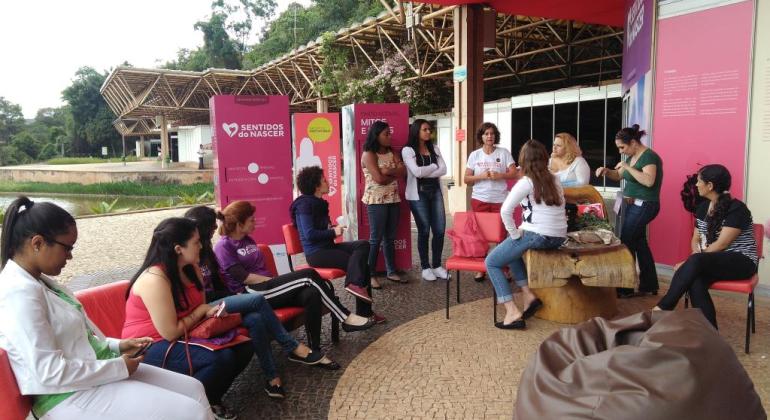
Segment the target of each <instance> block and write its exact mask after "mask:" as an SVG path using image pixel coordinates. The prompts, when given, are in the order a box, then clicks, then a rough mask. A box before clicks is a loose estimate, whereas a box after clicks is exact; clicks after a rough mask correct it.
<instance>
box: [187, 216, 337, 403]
mask: <svg viewBox="0 0 770 420" xmlns="http://www.w3.org/2000/svg"><path fill="white" fill-rule="evenodd" d="M184 215H185V217H186V218H188V219H191V220H193V221H194V222H195V224H196V226H197V227H198V233H199V234H200V238H201V250H200V262H199V263H198V267H199V268H200V270H201V273H202V279H203V289H204V291H205V292H206V302H208V303H209V305H211V306H215V305H217V304H218V303H220V302H224V303H225V310H226V311H227V312H228V313H239V314H241V315H242V316H243V326H244V327H246V328H247V329H248V330H249V336H250V337H251V344H252V347H253V348H254V354H256V355H257V359H258V360H259V365H260V367H261V368H262V372H263V373H264V375H265V377H266V378H267V383H266V384H265V392H267V395H268V396H269V397H271V398H278V399H280V398H284V397H285V396H286V392H285V391H284V389H283V387H282V386H281V378H280V377H279V376H278V372H277V371H276V368H275V361H274V359H273V349H272V347H271V346H270V341H271V339H272V338H275V341H277V342H278V343H279V344H280V345H281V348H282V349H283V350H284V352H285V353H287V354H288V355H289V360H291V361H293V362H299V363H303V364H306V365H318V364H320V363H321V361H322V359H323V357H324V355H323V353H320V352H313V351H311V350H310V349H309V348H308V347H307V346H306V345H304V344H302V343H300V342H298V341H297V340H295V339H294V337H292V336H291V334H289V333H288V332H287V331H286V329H285V328H284V327H283V325H281V321H279V320H278V318H277V317H276V316H275V312H273V308H271V307H270V304H268V303H267V301H266V300H265V298H264V297H263V296H262V295H259V294H254V293H244V294H235V293H232V292H230V291H229V290H228V289H227V288H226V287H225V285H224V283H223V282H222V276H221V275H220V273H219V264H218V263H217V259H216V256H215V255H214V250H213V249H212V245H211V239H212V237H213V236H214V231H215V230H216V229H217V219H216V212H215V211H214V210H213V209H211V208H209V207H206V206H197V207H193V208H191V209H190V210H187V212H186V213H185V214H184Z"/></svg>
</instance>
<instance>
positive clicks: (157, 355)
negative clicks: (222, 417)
mask: <svg viewBox="0 0 770 420" xmlns="http://www.w3.org/2000/svg"><path fill="white" fill-rule="evenodd" d="M182 338H183V339H184V337H182ZM170 345H171V343H169V342H168V341H166V340H160V341H156V342H155V343H153V344H152V346H150V348H149V349H148V350H147V353H145V354H144V363H148V364H151V365H153V366H158V367H161V365H162V364H163V356H164V355H165V354H166V349H167V348H168V347H169V346H170ZM184 348H185V346H184V343H177V344H176V345H175V346H174V347H173V348H172V349H171V351H170V352H169V353H168V359H166V367H165V368H166V369H168V370H170V371H172V372H177V373H181V374H183V375H189V374H190V365H189V364H188V363H187V356H186V353H185V349H184ZM189 348H190V359H192V368H193V378H195V379H197V380H199V381H201V383H202V384H203V388H204V389H205V390H206V396H207V397H208V399H209V402H210V403H211V404H212V405H219V404H221V403H222V396H223V395H225V392H227V389H228V388H230V385H232V383H233V381H234V380H235V377H236V376H238V374H239V373H241V371H242V370H243V369H244V368H246V366H247V365H248V364H249V362H250V361H251V357H252V356H253V355H254V352H253V351H252V350H251V349H250V348H249V346H248V345H247V344H246V343H242V344H238V345H236V346H233V347H229V348H226V349H221V350H216V351H212V350H209V349H206V348H203V347H200V346H189Z"/></svg>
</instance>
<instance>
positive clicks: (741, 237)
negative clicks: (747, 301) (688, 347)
mask: <svg viewBox="0 0 770 420" xmlns="http://www.w3.org/2000/svg"><path fill="white" fill-rule="evenodd" d="M731 183H732V178H731V176H730V172H729V171H728V170H727V168H725V167H724V166H722V165H706V166H704V167H703V168H701V170H700V171H698V178H697V183H696V184H695V187H696V188H697V192H698V194H697V195H698V196H699V197H703V198H705V200H702V202H701V203H700V204H699V205H697V207H696V206H695V205H694V204H692V203H691V202H685V207H686V208H689V209H692V208H695V230H694V231H693V235H692V244H691V245H692V255H690V256H689V257H688V258H687V259H686V260H685V261H683V262H680V263H679V264H676V265H675V266H674V270H675V271H674V277H673V278H672V279H671V287H670V288H669V289H668V292H666V295H665V296H663V298H662V299H661V300H660V302H658V305H657V306H656V307H655V308H654V309H663V310H672V309H674V308H675V307H676V304H677V302H679V299H680V298H681V297H682V296H683V295H684V294H685V293H686V292H689V294H690V299H691V300H692V306H693V307H695V308H700V310H701V311H702V312H703V315H704V316H705V317H706V319H708V320H709V322H711V324H712V325H713V326H714V327H715V328H716V326H717V317H716V310H715V309H714V303H713V302H712V301H711V296H710V295H709V292H708V289H709V286H710V285H711V284H712V283H714V282H715V281H717V280H730V279H747V278H750V277H751V276H753V275H754V274H755V273H756V272H757V263H758V261H759V258H758V256H757V243H756V241H755V240H754V231H753V226H754V225H753V222H752V219H751V212H750V211H749V209H748V208H747V207H746V204H744V203H743V202H741V201H740V200H737V199H734V198H732V197H731V196H730V191H729V190H730V185H731ZM689 189H690V188H688V186H687V185H685V190H684V191H683V194H682V197H683V199H685V198H687V199H688V201H694V200H696V197H695V194H692V193H691V192H690V193H689V194H688V190H689ZM688 206H689V207H688Z"/></svg>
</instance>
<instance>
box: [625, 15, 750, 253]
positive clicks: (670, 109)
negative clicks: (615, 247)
mask: <svg viewBox="0 0 770 420" xmlns="http://www.w3.org/2000/svg"><path fill="white" fill-rule="evenodd" d="M753 13H754V2H753V1H743V2H740V3H735V4H731V5H727V6H721V7H715V8H712V9H708V10H704V11H699V12H694V13H690V14H686V15H681V16H675V17H671V18H667V19H661V20H660V21H659V23H658V42H657V46H658V51H657V59H656V62H655V63H656V64H655V65H656V69H655V84H656V88H655V100H654V104H655V106H654V119H653V126H654V127H653V137H652V142H653V145H652V146H653V149H655V151H657V152H658V154H660V156H661V158H662V159H663V168H664V177H663V185H662V188H661V196H660V203H661V208H660V214H659V215H658V217H657V218H656V219H655V221H654V222H653V223H652V225H651V227H650V245H651V247H652V252H653V255H654V256H655V261H657V262H659V263H664V264H674V263H676V262H679V261H681V260H682V259H684V258H685V257H686V255H687V253H688V249H689V241H690V238H691V237H692V231H693V225H692V221H691V219H690V215H689V214H688V213H687V212H686V211H685V210H684V208H683V207H682V202H681V200H680V197H679V192H680V191H681V189H682V184H683V183H684V181H685V177H686V176H687V175H689V174H692V173H694V172H696V171H697V170H698V168H700V166H702V165H706V164H710V163H720V164H722V165H725V166H726V167H727V168H728V169H729V170H730V173H731V174H732V177H733V184H732V189H731V193H732V194H733V196H734V197H736V198H742V197H743V187H744V170H745V154H746V121H747V116H748V102H747V101H748V96H749V91H748V88H749V70H750V65H751V38H752V32H753V28H752V25H753ZM703 28H730V29H729V30H721V31H719V35H718V36H715V34H710V35H708V34H706V33H705V32H704V30H703ZM629 122H630V123H634V121H629Z"/></svg>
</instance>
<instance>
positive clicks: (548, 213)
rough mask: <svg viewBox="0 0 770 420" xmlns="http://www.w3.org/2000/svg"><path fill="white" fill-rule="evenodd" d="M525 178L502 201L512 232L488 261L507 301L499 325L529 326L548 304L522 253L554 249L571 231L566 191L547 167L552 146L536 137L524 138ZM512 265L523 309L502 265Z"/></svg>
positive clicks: (503, 300) (498, 289)
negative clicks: (516, 215) (517, 216)
mask: <svg viewBox="0 0 770 420" xmlns="http://www.w3.org/2000/svg"><path fill="white" fill-rule="evenodd" d="M519 164H520V165H521V169H520V174H521V178H520V179H519V181H518V182H517V183H516V185H514V186H513V188H511V192H510V193H508V197H506V199H505V201H504V202H503V207H502V209H501V210H500V216H501V217H502V219H503V224H504V225H505V229H506V230H507V231H508V233H509V234H510V236H509V237H508V238H506V239H505V240H504V241H503V242H501V243H500V245H498V246H497V247H495V248H494V249H493V250H492V251H491V252H490V253H489V255H488V256H487V259H486V261H485V264H486V266H487V272H488V273H489V278H490V280H492V285H493V286H494V288H495V292H496V294H497V302H498V303H502V304H503V305H505V312H506V313H505V318H504V319H503V321H502V322H496V323H495V327H497V328H501V329H506V330H513V329H524V328H526V324H525V322H524V320H525V319H527V318H530V317H531V316H533V315H534V314H535V312H537V310H538V309H540V308H541V307H542V306H543V303H542V302H541V301H540V299H538V298H537V296H535V295H534V294H533V293H532V291H531V290H530V289H529V287H528V282H527V269H526V267H525V266H524V260H523V258H522V257H523V255H524V252H526V251H527V250H529V249H554V248H558V247H559V246H561V244H562V243H564V239H565V238H566V236H567V217H566V215H565V213H564V191H563V190H562V187H561V184H560V183H559V180H558V178H557V177H556V175H553V174H551V173H550V172H549V171H548V151H547V150H546V148H545V146H543V144H542V143H540V142H538V141H537V140H529V141H527V142H526V143H524V146H522V148H521V152H520V153H519ZM517 204H520V205H521V207H522V210H523V212H522V223H521V226H519V227H518V228H517V227H516V223H515V222H514V220H513V210H514V208H515V206H516V205H517ZM506 266H507V267H508V268H509V269H510V271H511V273H512V274H513V278H514V279H515V281H516V285H517V286H519V287H520V288H521V293H522V295H523V304H524V307H525V309H524V311H523V312H522V311H521V310H519V308H517V307H516V304H515V303H514V302H513V294H512V292H511V286H510V285H509V284H508V281H507V279H506V278H505V274H504V273H503V268H504V267H506Z"/></svg>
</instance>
